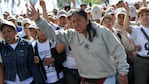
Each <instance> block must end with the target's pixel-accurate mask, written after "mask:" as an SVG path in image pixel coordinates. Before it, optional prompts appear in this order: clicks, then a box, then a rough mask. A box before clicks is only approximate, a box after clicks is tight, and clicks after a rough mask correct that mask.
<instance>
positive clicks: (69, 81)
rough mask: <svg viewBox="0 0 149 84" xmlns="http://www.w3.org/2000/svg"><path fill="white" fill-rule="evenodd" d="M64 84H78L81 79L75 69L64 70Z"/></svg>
mask: <svg viewBox="0 0 149 84" xmlns="http://www.w3.org/2000/svg"><path fill="white" fill-rule="evenodd" d="M63 72H64V82H65V83H64V84H80V82H81V78H80V76H79V73H78V70H77V69H68V68H64V69H63Z"/></svg>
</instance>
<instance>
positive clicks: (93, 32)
mask: <svg viewBox="0 0 149 84" xmlns="http://www.w3.org/2000/svg"><path fill="white" fill-rule="evenodd" d="M73 14H79V15H81V16H83V17H84V18H85V19H86V20H88V21H89V24H88V25H87V32H88V34H89V39H88V40H89V41H93V38H94V37H95V36H96V29H95V28H93V26H92V23H91V21H90V20H89V19H88V18H87V13H86V12H85V11H84V10H82V9H79V10H76V12H74V13H73Z"/></svg>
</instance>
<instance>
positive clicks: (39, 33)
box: [37, 29, 47, 42]
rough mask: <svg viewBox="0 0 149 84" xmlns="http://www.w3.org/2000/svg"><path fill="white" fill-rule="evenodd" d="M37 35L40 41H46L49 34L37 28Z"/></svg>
mask: <svg viewBox="0 0 149 84" xmlns="http://www.w3.org/2000/svg"><path fill="white" fill-rule="evenodd" d="M37 36H38V39H39V41H40V42H45V41H46V40H47V36H46V35H45V34H44V33H43V32H42V31H41V30H40V29H38V30H37Z"/></svg>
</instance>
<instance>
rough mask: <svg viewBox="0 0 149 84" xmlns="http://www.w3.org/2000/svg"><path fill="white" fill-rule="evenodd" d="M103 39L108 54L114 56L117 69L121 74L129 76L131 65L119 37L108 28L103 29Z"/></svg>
mask: <svg viewBox="0 0 149 84" xmlns="http://www.w3.org/2000/svg"><path fill="white" fill-rule="evenodd" d="M101 33H102V38H103V40H104V42H105V45H106V46H107V49H108V52H109V53H110V55H111V56H113V58H114V60H115V63H116V68H117V69H118V72H119V73H120V74H127V73H128V68H129V65H128V64H127V55H126V52H125V49H124V47H123V46H122V45H121V43H120V41H119V40H118V39H117V37H116V36H115V35H114V34H113V33H112V32H111V31H110V30H107V29H106V28H102V29H101Z"/></svg>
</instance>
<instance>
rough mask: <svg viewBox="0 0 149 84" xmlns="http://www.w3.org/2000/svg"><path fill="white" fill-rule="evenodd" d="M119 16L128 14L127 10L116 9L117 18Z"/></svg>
mask: <svg viewBox="0 0 149 84" xmlns="http://www.w3.org/2000/svg"><path fill="white" fill-rule="evenodd" d="M119 14H124V15H125V14H126V10H125V8H118V9H116V16H118V15H119Z"/></svg>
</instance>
